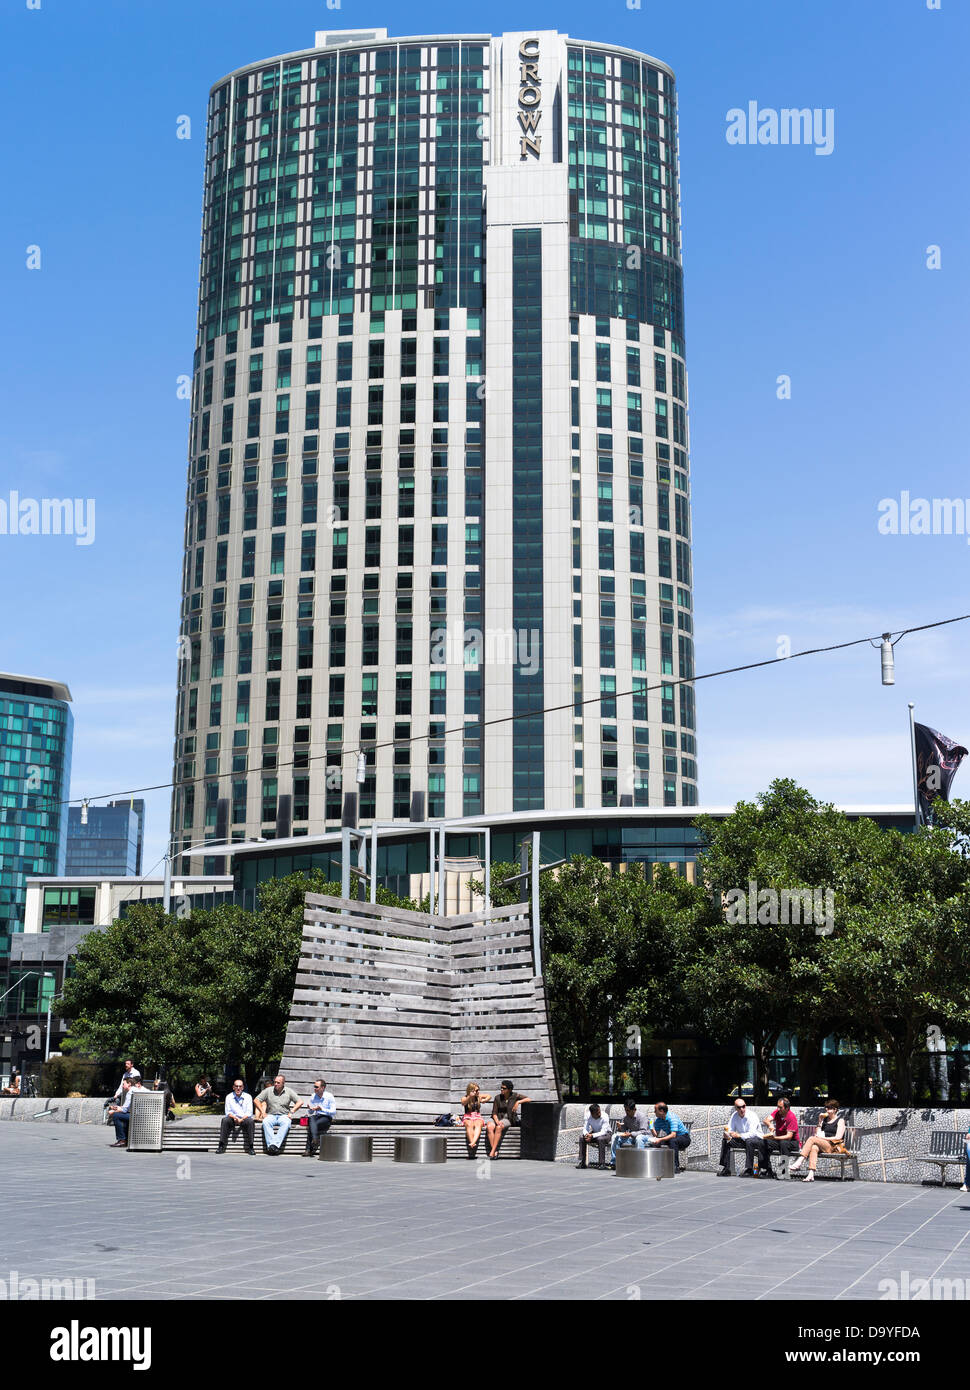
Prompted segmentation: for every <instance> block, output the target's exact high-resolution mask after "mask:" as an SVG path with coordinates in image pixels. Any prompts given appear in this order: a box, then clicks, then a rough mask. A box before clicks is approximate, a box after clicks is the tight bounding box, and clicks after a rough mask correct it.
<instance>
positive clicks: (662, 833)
mask: <svg viewBox="0 0 970 1390" xmlns="http://www.w3.org/2000/svg"><path fill="white" fill-rule="evenodd" d="M838 809H840V810H842V811H843V812H844V813H845V814H846V815H847V816H850V817H852V818H858V817H862V816H867V817H869V818H870V819H871V820H874V821H875V822H876V824H877V825H879V826H880V827H881V828H882V829H892V830H899V831H901V832H903V833H908V832H909V831H911V830H912V829H913V828H914V824H915V820H914V812H913V808H912V806H888V805H887V806H861V805H859V806H843V807H840V808H838ZM733 810H734V808H733V807H732V806H702V807H691V808H690V809H689V810H687V809H685V808H683V807H674V806H655V807H649V808H642V809H637V808H622V807H619V808H609V809H604V808H600V809H598V810H571V811H560V812H557V811H541V812H522V811H519V812H511V813H504V814H502V813H500V814H498V815H494V816H469V817H467V818H464V819H458V820H455V821H451V822H440V823H436V824H425V825H418V824H412V825H408V824H400V825H382V826H380V827H378V830H377V835H376V839H377V854H376V862H377V882H378V883H379V884H380V885H381V886H382V887H384V888H387V889H388V890H389V891H390V892H392V893H396V894H398V895H399V896H400V897H411V898H414V899H416V900H418V901H420V900H421V898H423V897H425V896H426V895H427V894H428V892H429V889H430V885H431V877H430V869H431V863H432V843H433V844H434V851H433V854H434V859H435V864H436V868H435V872H436V875H440V874H441V872H442V868H441V866H442V843H441V837H442V834H443V835H444V850H443V865H444V883H443V885H441V886H440V887H439V890H438V891H440V892H441V893H442V895H443V896H442V898H441V908H440V910H441V911H442V912H466V911H469V910H471V909H472V907H473V906H474V905H475V903H474V900H473V894H472V892H471V889H470V886H469V885H470V883H471V881H472V880H473V879H475V880H477V881H478V882H479V883H481V882H482V881H483V877H484V868H485V863H486V860H487V861H488V863H489V864H490V865H495V864H510V863H513V864H514V863H519V862H520V858H521V853H522V849H523V847H525V848H526V849H527V850H529V851H531V848H532V846H533V844H534V843H535V841H534V840H533V837H534V836H538V850H539V854H538V863H539V864H540V865H546V864H556V863H560V862H562V861H563V860H568V859H571V858H572V857H573V856H574V855H577V854H581V855H586V856H588V857H589V858H593V859H601V860H603V861H604V863H608V864H611V865H613V866H614V868H616V869H617V870H619V871H620V872H622V871H623V870H624V869H625V868H626V866H628V865H630V864H642V865H643V866H644V870H645V871H650V870H651V869H652V868H653V867H654V866H656V865H658V864H667V865H669V866H670V867H671V868H672V869H673V870H674V871H675V872H676V873H678V874H680V875H681V876H682V877H684V878H686V879H688V880H689V881H690V882H692V883H693V882H695V881H696V880H695V873H696V865H697V860H698V857H699V855H700V851H701V845H702V839H701V833H700V831H699V830H698V829H697V828H696V826H695V825H694V820H695V819H696V818H697V817H698V816H711V817H713V818H714V819H715V820H722V819H724V818H725V817H727V816H730V815H731V814H732V813H733ZM432 832H433V834H432ZM364 841H365V850H366V856H365V858H364V859H363V860H362V861H360V860H359V859H358V852H357V849H356V848H354V850H353V854H352V859H353V864H354V866H355V867H356V866H357V865H358V864H360V866H361V867H363V868H364V869H365V871H366V872H367V873H370V872H371V867H372V864H373V862H374V856H373V853H372V841H371V835H370V834H369V833H368V834H367V835H365V836H364ZM486 847H487V848H486ZM219 848H220V849H221V852H222V853H223V854H224V855H227V856H228V857H229V859H230V861H231V867H232V878H233V885H234V900H235V901H236V902H237V903H238V904H239V905H240V906H243V907H246V908H250V909H251V908H254V907H256V905H257V903H258V895H259V885H260V884H261V883H263V882H265V881H266V880H267V879H273V878H284V877H285V876H286V875H287V874H292V873H298V872H307V871H310V870H314V869H320V870H322V871H323V872H324V873H326V874H328V875H329V877H330V878H331V880H332V881H333V882H334V883H339V882H340V879H341V834H340V831H336V832H334V831H330V832H327V833H325V834H323V835H314V836H309V837H306V838H302V837H291V838H289V839H286V840H282V839H277V840H273V841H271V842H266V841H254V842H250V843H244V844H237V845H222V846H220V847H219ZM527 896H528V887H527V885H525V884H524V885H523V898H525V897H527ZM477 906H479V907H480V906H481V903H480V902H479V903H478V904H477Z"/></svg>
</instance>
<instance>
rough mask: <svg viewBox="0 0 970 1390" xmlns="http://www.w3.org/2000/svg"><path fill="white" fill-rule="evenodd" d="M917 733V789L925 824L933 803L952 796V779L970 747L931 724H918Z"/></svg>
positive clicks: (921, 815) (922, 818)
mask: <svg viewBox="0 0 970 1390" xmlns="http://www.w3.org/2000/svg"><path fill="white" fill-rule="evenodd" d="M913 728H914V730H915V733H916V792H917V796H918V797H919V817H920V821H921V822H922V824H923V825H925V824H926V823H927V821H928V820H929V815H930V805H931V803H932V802H933V801H935V800H936V798H937V797H938V796H941V797H942V798H943V800H944V801H949V799H950V783H951V782H952V781H953V779H954V777H955V776H956V772H957V768H958V767H959V766H960V764H961V763H962V762H963V759H964V758H965V757H966V756H967V750H966V748H964V747H963V745H962V744H960V743H955V742H954V740H953V739H952V738H947V736H946V734H941V733H940V732H939V730H938V729H931V728H930V726H929V725H928V724H914V726H913Z"/></svg>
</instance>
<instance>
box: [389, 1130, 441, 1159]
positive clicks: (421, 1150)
mask: <svg viewBox="0 0 970 1390" xmlns="http://www.w3.org/2000/svg"><path fill="white" fill-rule="evenodd" d="M447 1158H448V1140H447V1139H446V1138H445V1136H444V1135H443V1134H441V1135H438V1134H399V1135H398V1136H397V1137H396V1139H395V1140H394V1162H395V1163H444V1162H445V1161H446V1160H447Z"/></svg>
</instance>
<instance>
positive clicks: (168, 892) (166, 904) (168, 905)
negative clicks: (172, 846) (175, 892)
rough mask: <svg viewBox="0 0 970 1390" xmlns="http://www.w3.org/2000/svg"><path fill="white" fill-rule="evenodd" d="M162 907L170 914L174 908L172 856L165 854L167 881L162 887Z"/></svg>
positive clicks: (166, 913)
mask: <svg viewBox="0 0 970 1390" xmlns="http://www.w3.org/2000/svg"><path fill="white" fill-rule="evenodd" d="M162 909H163V911H164V912H165V915H166V916H168V914H169V912H170V911H171V909H172V856H171V855H170V854H166V856H165V881H164V886H163V888H162Z"/></svg>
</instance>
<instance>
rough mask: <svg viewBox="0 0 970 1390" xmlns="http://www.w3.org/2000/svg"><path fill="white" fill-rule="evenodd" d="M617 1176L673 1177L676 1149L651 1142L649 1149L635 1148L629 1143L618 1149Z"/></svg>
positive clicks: (658, 1178)
mask: <svg viewBox="0 0 970 1390" xmlns="http://www.w3.org/2000/svg"><path fill="white" fill-rule="evenodd" d="M616 1176H617V1177H618V1178H656V1179H657V1181H658V1182H659V1180H660V1179H661V1178H672V1177H673V1176H674V1151H673V1149H670V1148H668V1147H667V1145H666V1144H651V1145H650V1147H649V1148H647V1149H635V1148H632V1147H630V1146H629V1145H624V1146H623V1148H620V1149H617V1151H616Z"/></svg>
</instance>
